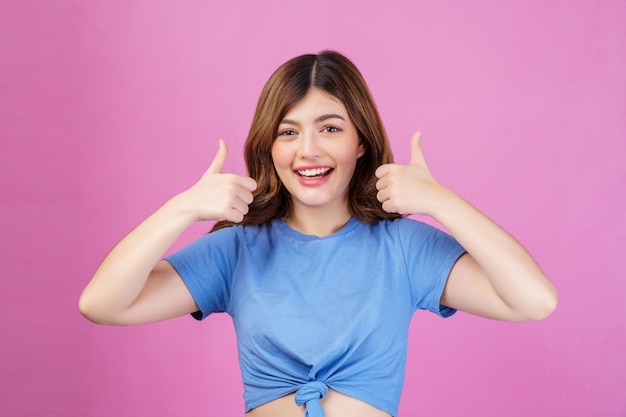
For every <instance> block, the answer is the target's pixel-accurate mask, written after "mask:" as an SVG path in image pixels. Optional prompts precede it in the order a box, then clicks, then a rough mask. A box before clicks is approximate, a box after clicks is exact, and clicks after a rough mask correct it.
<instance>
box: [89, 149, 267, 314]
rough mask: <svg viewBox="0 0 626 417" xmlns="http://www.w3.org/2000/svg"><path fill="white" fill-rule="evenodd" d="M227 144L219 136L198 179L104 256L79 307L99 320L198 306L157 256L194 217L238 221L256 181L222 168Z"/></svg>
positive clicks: (189, 310) (190, 309)
mask: <svg viewBox="0 0 626 417" xmlns="http://www.w3.org/2000/svg"><path fill="white" fill-rule="evenodd" d="M226 155H227V149H226V144H225V143H224V141H223V140H220V145H219V149H218V151H217V154H216V155H215V158H214V159H213V162H212V163H211V166H210V167H209V169H208V170H207V171H206V173H205V174H204V175H203V176H202V178H200V180H199V181H198V182H197V183H196V184H195V185H194V186H192V187H191V188H189V189H188V190H186V191H184V192H182V193H180V194H178V195H177V196H175V197H174V198H172V199H171V200H169V201H168V202H167V203H165V204H164V205H163V206H162V207H161V208H159V209H158V210H157V211H156V212H154V213H153V214H152V215H151V216H150V217H148V218H147V219H146V220H144V221H143V222H142V223H141V224H140V225H139V226H137V228H135V229H134V230H133V231H132V232H130V233H129V234H128V235H127V236H126V237H125V238H124V239H122V240H121V241H120V242H119V243H118V244H117V245H116V246H115V247H114V248H113V249H112V250H111V252H109V254H108V255H107V256H106V257H105V259H104V260H103V261H102V264H100V267H99V268H98V269H97V270H96V273H95V274H94V276H93V277H92V279H91V281H90V282H89V284H88V285H87V286H86V287H85V289H84V290H83V292H82V294H81V296H80V299H79V302H78V308H79V310H80V312H81V313H82V314H83V315H84V316H85V317H86V318H88V319H89V320H91V321H93V322H95V323H99V324H109V325H131V324H141V323H149V322H154V321H160V320H165V319H169V318H173V317H177V316H181V315H184V314H187V313H192V312H194V311H197V310H198V306H197V305H196V303H195V301H194V300H193V298H192V297H191V294H190V293H189V291H188V290H187V287H186V286H185V284H184V283H183V281H182V279H181V278H180V276H179V275H178V273H177V272H176V271H175V270H174V268H173V267H172V266H171V265H170V264H169V263H168V262H166V261H163V260H161V258H162V257H163V255H164V254H165V252H166V251H167V250H168V249H169V247H170V246H171V245H172V244H173V243H174V242H175V241H176V239H178V237H179V236H180V235H181V234H182V233H183V232H184V231H185V230H186V229H187V228H189V226H191V225H192V224H193V223H194V222H196V221H201V220H222V219H224V220H230V221H233V222H236V223H237V222H240V221H241V220H242V219H243V216H244V215H245V214H246V213H247V212H248V205H249V204H250V203H251V202H252V191H254V190H255V189H256V182H255V181H254V180H253V179H252V178H249V177H245V176H241V175H235V174H223V173H222V172H221V171H222V168H223V166H224V161H225V160H226Z"/></svg>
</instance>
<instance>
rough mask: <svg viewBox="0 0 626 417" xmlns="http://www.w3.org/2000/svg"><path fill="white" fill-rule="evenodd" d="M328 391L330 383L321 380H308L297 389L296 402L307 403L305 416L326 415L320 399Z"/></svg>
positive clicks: (316, 416) (321, 416) (318, 416)
mask: <svg viewBox="0 0 626 417" xmlns="http://www.w3.org/2000/svg"><path fill="white" fill-rule="evenodd" d="M327 392H328V385H326V384H324V383H323V382H320V381H311V382H307V383H306V384H304V385H302V386H301V387H300V388H299V389H298V391H296V398H295V400H296V404H297V405H302V404H306V413H305V417H324V410H323V409H322V405H321V404H320V400H321V399H322V398H324V396H325V395H326V393H327Z"/></svg>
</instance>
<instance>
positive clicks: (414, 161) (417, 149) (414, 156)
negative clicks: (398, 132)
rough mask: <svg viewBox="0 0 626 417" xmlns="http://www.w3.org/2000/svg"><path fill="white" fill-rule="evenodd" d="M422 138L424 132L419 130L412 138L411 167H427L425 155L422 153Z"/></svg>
mask: <svg viewBox="0 0 626 417" xmlns="http://www.w3.org/2000/svg"><path fill="white" fill-rule="evenodd" d="M421 137H422V132H420V131H419V130H418V131H417V132H415V133H414V134H413V136H412V137H411V162H410V164H411V165H423V166H426V160H425V159H424V153H423V152H422V145H421V144H420V138H421Z"/></svg>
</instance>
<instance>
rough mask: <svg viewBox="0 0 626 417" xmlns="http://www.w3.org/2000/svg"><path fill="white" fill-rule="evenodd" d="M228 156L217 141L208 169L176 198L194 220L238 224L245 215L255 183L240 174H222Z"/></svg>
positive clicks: (225, 149)
mask: <svg viewBox="0 0 626 417" xmlns="http://www.w3.org/2000/svg"><path fill="white" fill-rule="evenodd" d="M227 155H228V149H227V147H226V142H225V141H224V140H223V139H220V140H219V148H218V150H217V153H216V154H215V157H214V158H213V161H212V162H211V165H210V166H209V169H207V171H206V172H205V173H204V175H202V177H201V178H200V180H199V181H198V182H197V183H196V184H194V185H193V186H192V187H191V188H189V189H188V190H186V191H184V192H183V193H181V194H180V195H179V197H180V198H181V199H182V201H183V204H185V207H186V208H188V209H189V210H191V214H192V216H193V218H194V221H202V220H228V221H231V222H234V223H239V222H241V221H242V220H243V217H244V216H245V215H246V214H247V213H248V205H249V204H250V203H252V199H253V197H252V192H253V191H254V190H255V189H256V187H257V184H256V181H255V180H253V179H252V178H250V177H247V176H243V175H237V174H225V173H222V170H223V168H224V162H225V161H226V156H227Z"/></svg>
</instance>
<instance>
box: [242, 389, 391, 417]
mask: <svg viewBox="0 0 626 417" xmlns="http://www.w3.org/2000/svg"><path fill="white" fill-rule="evenodd" d="M295 396H296V394H295V393H293V394H289V395H286V396H284V397H280V398H277V399H275V400H273V401H270V402H268V403H265V404H263V405H261V406H259V407H256V408H254V409H252V410H250V411H249V412H248V413H246V417H304V411H305V408H304V405H301V406H297V405H296V402H295V399H294V398H295ZM320 404H322V408H323V409H324V414H325V415H326V417H391V415H390V414H388V413H386V412H384V411H383V410H381V409H379V408H376V407H374V406H373V405H370V404H367V403H365V402H363V401H361V400H357V399H356V398H353V397H350V396H347V395H345V394H342V393H340V392H337V391H335V390H332V389H329V390H328V393H327V394H326V396H325V397H324V398H322V399H321V400H320Z"/></svg>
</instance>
